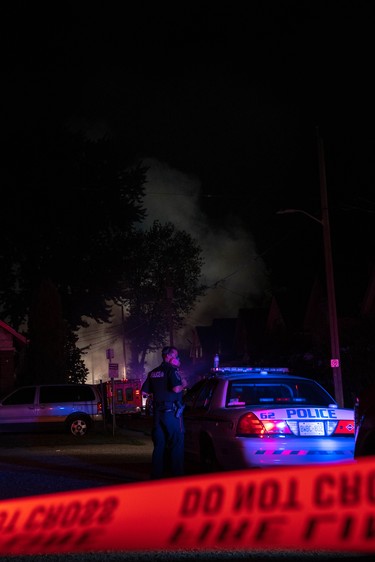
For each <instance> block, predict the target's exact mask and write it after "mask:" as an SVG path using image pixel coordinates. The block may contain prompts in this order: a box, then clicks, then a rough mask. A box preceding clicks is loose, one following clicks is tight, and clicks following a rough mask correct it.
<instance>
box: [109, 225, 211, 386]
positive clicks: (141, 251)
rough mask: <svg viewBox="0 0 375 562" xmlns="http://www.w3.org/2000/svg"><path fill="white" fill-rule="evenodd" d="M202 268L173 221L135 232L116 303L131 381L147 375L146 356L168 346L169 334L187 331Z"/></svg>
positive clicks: (188, 238) (194, 247)
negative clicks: (122, 314)
mask: <svg viewBox="0 0 375 562" xmlns="http://www.w3.org/2000/svg"><path fill="white" fill-rule="evenodd" d="M202 265H203V259H202V251H201V249H200V247H199V246H198V245H197V243H196V242H195V241H194V240H193V238H192V237H191V236H190V234H188V233H187V232H185V231H178V230H177V229H176V227H175V226H174V225H173V224H172V223H170V222H169V223H166V224H165V225H162V224H161V223H160V222H159V221H155V222H154V223H153V225H152V226H151V228H150V229H148V230H146V231H144V230H135V231H134V232H133V235H132V252H131V254H130V255H128V256H127V257H126V260H125V261H124V274H123V276H122V278H121V280H120V283H121V285H122V292H121V298H119V299H118V304H121V305H123V306H124V309H125V313H126V318H125V321H124V322H125V333H126V339H127V342H128V343H130V348H131V360H130V362H129V367H130V372H131V374H132V376H136V377H140V376H142V375H143V373H144V367H145V358H146V354H147V353H148V352H153V351H157V350H160V348H161V347H162V346H163V345H165V344H166V342H167V340H168V335H170V334H171V333H173V331H176V330H178V329H179V328H181V327H182V326H183V323H184V318H185V316H186V315H187V314H188V313H189V312H190V311H191V310H192V309H193V307H194V304H195V302H196V300H197V298H198V297H200V296H202V295H204V293H205V290H206V287H205V286H204V285H203V284H201V283H200V275H201V267H202Z"/></svg>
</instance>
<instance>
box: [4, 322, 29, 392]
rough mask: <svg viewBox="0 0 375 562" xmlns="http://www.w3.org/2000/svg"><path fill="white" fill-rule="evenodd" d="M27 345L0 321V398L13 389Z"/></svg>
mask: <svg viewBox="0 0 375 562" xmlns="http://www.w3.org/2000/svg"><path fill="white" fill-rule="evenodd" d="M27 344H28V340H27V338H26V337H25V336H23V335H22V334H20V333H18V332H17V331H16V330H14V329H13V328H12V327H11V326H9V325H8V324H6V323H5V322H3V320H0V396H3V395H4V394H7V393H8V392H11V391H12V390H13V389H14V388H15V386H16V381H17V368H18V366H19V365H20V363H21V361H22V357H23V354H24V351H25V350H26V346H27Z"/></svg>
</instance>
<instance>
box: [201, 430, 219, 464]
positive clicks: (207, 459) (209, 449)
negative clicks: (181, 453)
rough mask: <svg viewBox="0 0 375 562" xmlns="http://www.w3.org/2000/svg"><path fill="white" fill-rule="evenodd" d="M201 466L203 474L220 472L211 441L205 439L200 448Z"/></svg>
mask: <svg viewBox="0 0 375 562" xmlns="http://www.w3.org/2000/svg"><path fill="white" fill-rule="evenodd" d="M200 464H201V469H202V472H219V470H220V466H219V463H218V461H217V458H216V454H215V449H214V446H213V444H212V441H211V439H209V438H208V437H204V438H203V439H202V440H201V446H200Z"/></svg>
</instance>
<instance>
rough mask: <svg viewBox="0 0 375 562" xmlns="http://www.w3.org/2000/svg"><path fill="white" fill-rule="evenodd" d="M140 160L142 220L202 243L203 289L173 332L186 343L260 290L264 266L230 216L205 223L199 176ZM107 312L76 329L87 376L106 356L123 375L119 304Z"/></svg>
mask: <svg viewBox="0 0 375 562" xmlns="http://www.w3.org/2000/svg"><path fill="white" fill-rule="evenodd" d="M143 163H144V165H145V166H146V167H148V168H149V170H148V173H147V184H146V186H145V188H146V193H145V198H144V206H145V208H146V210H147V218H146V220H145V221H144V223H143V226H144V227H145V228H149V227H150V226H151V225H152V223H153V221H154V220H159V221H160V222H161V223H162V224H164V223H166V222H171V223H173V224H174V225H175V226H176V228H177V229H179V230H184V231H186V232H188V233H189V234H190V235H191V236H192V237H193V238H194V240H196V242H197V243H198V245H199V246H200V247H201V248H202V257H203V260H204V266H203V268H202V282H203V283H204V284H205V285H207V286H208V287H209V289H208V291H207V294H206V295H205V296H204V297H202V298H201V300H200V302H197V303H196V306H195V307H194V310H193V311H192V313H191V314H190V315H189V317H188V318H187V319H186V325H185V328H184V329H183V330H182V331H181V333H180V334H176V336H175V343H176V345H177V346H179V347H185V348H187V347H188V345H189V343H188V342H189V339H191V332H192V329H193V328H194V327H195V326H210V325H211V324H212V321H213V320H214V319H215V318H235V317H237V315H238V310H239V308H241V307H244V306H251V299H256V298H257V297H259V296H260V295H262V294H263V291H264V286H265V278H266V276H265V267H264V263H263V260H262V259H260V258H259V256H258V255H257V252H256V248H255V243H254V240H253V238H252V236H251V235H250V234H249V232H247V231H245V230H244V229H243V228H241V227H240V226H239V224H236V220H235V219H233V221H232V224H233V225H234V226H231V228H230V230H229V229H228V228H220V229H218V228H215V229H214V228H212V227H210V226H209V221H208V219H207V217H206V216H205V214H204V213H203V212H202V210H201V208H200V206H199V199H200V189H201V182H200V180H199V178H197V177H193V176H191V175H189V174H187V173H184V172H182V171H179V170H176V169H174V168H172V167H171V166H169V165H168V164H167V163H165V162H160V161H159V160H156V159H154V158H145V159H144V160H143ZM113 314H114V318H113V322H112V325H97V324H96V323H93V322H92V323H91V324H90V328H87V329H85V330H81V333H80V347H84V346H89V350H88V353H87V355H86V358H85V363H86V366H87V368H88V369H89V371H90V380H89V381H88V382H97V381H98V380H99V379H102V380H107V377H108V362H112V363H117V364H118V365H119V376H120V377H122V376H124V375H126V370H125V362H126V358H125V357H124V355H125V353H124V346H123V342H122V341H120V340H119V338H118V329H117V330H116V329H114V327H115V326H116V325H117V326H119V325H121V310H120V309H119V308H118V307H117V309H116V310H113ZM107 349H111V350H113V352H114V356H113V357H112V358H111V359H110V360H109V359H107V357H106V350H107ZM159 362H160V354H152V355H149V356H148V357H147V367H149V368H153V367H154V366H156V365H157V364H158V363H159ZM91 379H92V381H91Z"/></svg>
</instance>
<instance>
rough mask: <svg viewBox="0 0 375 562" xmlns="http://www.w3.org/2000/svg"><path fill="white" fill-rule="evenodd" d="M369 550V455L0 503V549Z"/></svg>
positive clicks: (374, 529) (374, 546)
mask: <svg viewBox="0 0 375 562" xmlns="http://www.w3.org/2000/svg"><path fill="white" fill-rule="evenodd" d="M273 548H275V549H276V548H278V549H287V550H293V549H307V550H309V549H311V550H323V551H332V550H333V551H336V552H337V551H339V552H340V551H350V552H362V553H363V552H375V458H374V459H371V458H364V459H360V460H358V461H354V462H350V463H343V464H340V463H337V464H335V463H331V464H325V465H324V466H319V467H316V466H315V465H314V466H308V465H306V466H303V467H300V468H298V470H296V469H293V468H291V467H289V468H288V467H280V468H276V469H274V468H271V469H260V470H257V469H254V470H246V471H245V470H244V471H235V472H226V473H215V474H210V475H202V476H189V477H186V478H183V477H180V478H169V479H165V480H158V481H150V482H146V483H144V482H143V483H136V484H123V485H119V486H110V487H109V486H108V487H103V488H95V489H90V490H80V491H76V492H60V493H57V494H51V495H40V496H33V497H28V498H21V499H14V500H6V501H3V502H0V552H1V554H2V555H5V554H18V555H20V554H49V553H68V552H70V553H72V552H74V553H77V552H88V551H90V552H95V551H108V550H112V551H117V552H119V551H139V550H142V551H168V550H170V551H179V550H181V549H198V550H217V549H220V550H221V551H225V550H241V549H242V550H243V549H246V550H251V549H257V550H262V549H267V550H269V549H273Z"/></svg>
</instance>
